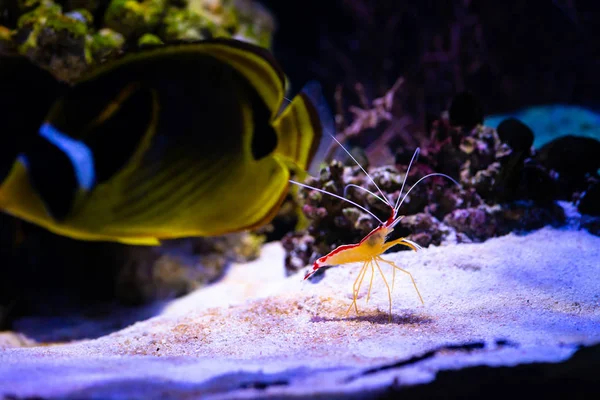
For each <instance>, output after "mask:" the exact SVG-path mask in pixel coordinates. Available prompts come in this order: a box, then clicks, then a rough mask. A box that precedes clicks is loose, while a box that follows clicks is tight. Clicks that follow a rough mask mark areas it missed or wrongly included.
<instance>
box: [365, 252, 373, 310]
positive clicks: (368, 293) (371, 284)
mask: <svg viewBox="0 0 600 400" xmlns="http://www.w3.org/2000/svg"><path fill="white" fill-rule="evenodd" d="M369 264H370V265H371V280H370V282H369V291H368V292H367V301H366V303H369V298H370V297H371V287H373V277H374V276H375V268H374V267H373V261H371V262H369Z"/></svg>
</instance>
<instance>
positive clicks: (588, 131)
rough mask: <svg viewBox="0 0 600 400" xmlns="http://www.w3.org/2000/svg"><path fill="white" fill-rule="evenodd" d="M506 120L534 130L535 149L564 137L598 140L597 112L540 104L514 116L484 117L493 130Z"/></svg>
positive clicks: (582, 108) (598, 115)
mask: <svg viewBox="0 0 600 400" xmlns="http://www.w3.org/2000/svg"><path fill="white" fill-rule="evenodd" d="M507 117H515V118H518V119H519V120H521V121H522V122H523V123H525V124H526V125H528V126H529V127H530V128H531V129H532V130H533V132H534V134H535V140H534V142H533V145H534V147H535V148H540V147H541V146H542V145H544V144H545V143H547V142H549V141H551V140H552V139H554V138H557V137H559V136H564V135H576V136H586V137H593V138H596V139H598V140H600V113H598V112H594V111H593V110H591V109H589V108H584V107H580V106H571V105H563V104H552V105H540V106H534V107H529V108H525V109H522V110H519V111H516V112H514V113H509V114H502V115H490V116H488V117H486V118H485V120H484V124H485V125H487V126H491V127H493V128H496V127H497V126H498V124H499V123H500V122H501V121H502V120H503V119H505V118H507Z"/></svg>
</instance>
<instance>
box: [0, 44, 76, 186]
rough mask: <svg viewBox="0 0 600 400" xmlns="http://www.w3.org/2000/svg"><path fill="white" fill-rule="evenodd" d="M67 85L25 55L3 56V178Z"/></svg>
mask: <svg viewBox="0 0 600 400" xmlns="http://www.w3.org/2000/svg"><path fill="white" fill-rule="evenodd" d="M66 86H67V85H66V84H65V83H63V82H60V81H58V80H57V79H56V78H54V76H52V74H50V73H49V72H48V71H46V70H44V69H42V68H41V67H38V66H37V65H35V64H33V63H32V62H31V61H29V59H27V58H26V57H24V56H20V55H2V56H0V121H2V126H1V127H0V135H1V140H2V146H0V182H1V181H2V179H3V178H4V176H5V175H6V173H7V172H8V171H7V169H9V168H10V167H11V166H12V164H13V162H14V160H15V159H16V157H17V156H18V154H19V153H20V152H21V151H22V150H23V147H24V146H26V144H27V143H28V141H29V140H30V139H31V138H32V137H33V136H34V135H37V133H38V129H39V128H40V126H41V125H42V123H43V121H44V119H45V117H46V115H47V114H48V112H49V111H50V107H51V106H52V104H53V103H54V101H55V100H56V99H57V97H58V96H59V93H61V91H62V90H64V88H66Z"/></svg>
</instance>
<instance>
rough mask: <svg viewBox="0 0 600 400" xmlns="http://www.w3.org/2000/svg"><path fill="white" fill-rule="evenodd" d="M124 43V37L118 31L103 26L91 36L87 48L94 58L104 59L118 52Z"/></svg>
mask: <svg viewBox="0 0 600 400" xmlns="http://www.w3.org/2000/svg"><path fill="white" fill-rule="evenodd" d="M124 43H125V38H124V37H123V35H121V34H120V33H119V32H115V31H113V30H112V29H109V28H103V29H100V30H99V31H98V32H96V33H94V34H93V35H92V36H91V40H90V42H89V49H90V53H91V55H92V58H93V59H94V60H97V61H104V60H106V59H109V58H110V57H112V56H116V55H117V54H119V52H120V50H121V48H122V47H123V44H124Z"/></svg>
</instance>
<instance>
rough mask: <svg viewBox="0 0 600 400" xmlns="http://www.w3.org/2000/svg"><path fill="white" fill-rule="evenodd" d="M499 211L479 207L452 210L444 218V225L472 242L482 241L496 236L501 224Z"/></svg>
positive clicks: (498, 209) (496, 208)
mask: <svg viewBox="0 0 600 400" xmlns="http://www.w3.org/2000/svg"><path fill="white" fill-rule="evenodd" d="M500 214H501V209H500V208H499V207H495V208H490V207H488V206H485V205H484V206H480V207H474V208H465V209H458V210H454V211H452V212H451V213H449V214H448V215H446V217H445V218H444V223H445V224H447V225H449V226H451V227H452V228H454V229H455V230H456V232H458V233H463V234H465V235H466V236H467V237H469V239H471V240H473V241H477V242H478V241H484V240H486V239H489V238H491V237H494V236H496V235H497V234H498V233H499V231H500V227H499V225H500V224H501V222H502V221H501V216H500Z"/></svg>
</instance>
